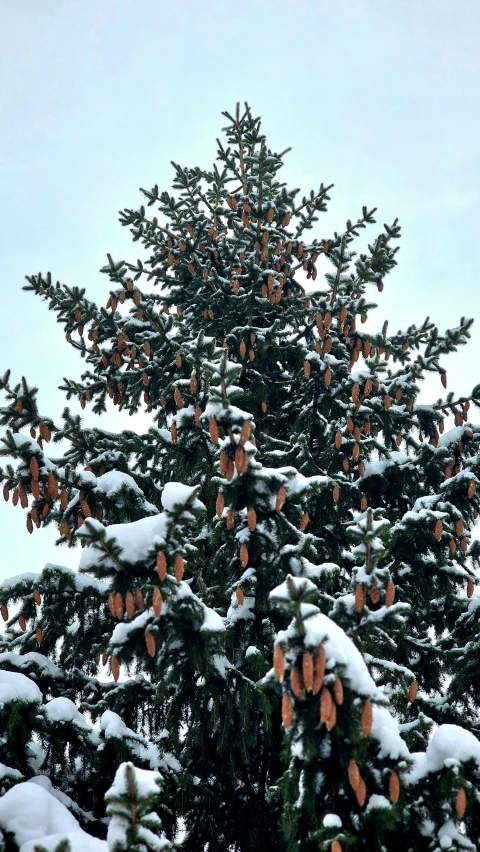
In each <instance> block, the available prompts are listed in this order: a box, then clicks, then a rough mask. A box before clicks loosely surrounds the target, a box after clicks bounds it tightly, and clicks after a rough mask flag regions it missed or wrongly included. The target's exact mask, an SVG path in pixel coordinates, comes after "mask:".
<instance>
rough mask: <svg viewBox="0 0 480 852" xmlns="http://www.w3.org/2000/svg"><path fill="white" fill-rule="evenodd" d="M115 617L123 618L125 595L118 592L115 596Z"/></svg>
mask: <svg viewBox="0 0 480 852" xmlns="http://www.w3.org/2000/svg"><path fill="white" fill-rule="evenodd" d="M114 607H115V617H116V618H118V620H119V621H120V620H121V619H122V618H123V597H122V595H121V593H120V592H117V594H116V595H115V598H114Z"/></svg>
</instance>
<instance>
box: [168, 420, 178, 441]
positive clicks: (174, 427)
mask: <svg viewBox="0 0 480 852" xmlns="http://www.w3.org/2000/svg"><path fill="white" fill-rule="evenodd" d="M170 433H171V436H172V444H173V445H174V446H175V445H176V443H177V441H178V431H177V424H176V423H172V428H171V430H170Z"/></svg>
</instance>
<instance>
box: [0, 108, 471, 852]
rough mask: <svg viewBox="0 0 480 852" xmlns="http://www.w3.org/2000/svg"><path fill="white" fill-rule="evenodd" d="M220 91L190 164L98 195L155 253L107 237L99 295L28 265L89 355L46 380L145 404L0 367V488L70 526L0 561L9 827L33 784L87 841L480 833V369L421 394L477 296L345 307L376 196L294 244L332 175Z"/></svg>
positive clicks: (388, 851) (226, 842)
mask: <svg viewBox="0 0 480 852" xmlns="http://www.w3.org/2000/svg"><path fill="white" fill-rule="evenodd" d="M224 115H225V116H226V119H227V122H228V126H227V127H226V128H225V130H224V132H225V141H224V142H222V141H218V156H217V162H216V163H215V165H214V166H213V168H212V169H211V170H210V171H205V170H202V169H200V168H184V167H181V166H179V165H177V164H173V167H174V171H175V179H174V185H173V190H174V192H173V194H169V193H167V192H162V193H160V192H159V189H158V187H157V186H155V187H154V188H153V189H152V190H151V191H145V190H142V192H143V193H144V195H145V196H146V198H147V200H148V206H149V207H153V206H156V208H157V215H155V216H150V215H149V214H147V211H146V208H145V207H144V206H142V207H140V209H139V210H136V211H135V210H125V211H123V212H122V213H121V222H122V224H123V225H125V226H127V227H129V228H130V229H131V232H132V235H133V239H134V241H140V242H141V243H142V244H143V245H144V246H145V248H146V249H147V255H146V257H145V258H144V259H143V260H141V259H139V260H137V262H136V263H128V262H127V261H123V260H121V261H114V260H113V258H112V257H111V256H110V255H108V265H107V266H105V267H104V269H103V270H102V271H103V272H104V273H105V274H106V275H108V277H109V281H110V292H109V296H108V301H107V305H106V308H99V307H97V306H96V305H95V304H94V303H93V302H91V301H89V300H88V299H87V298H86V297H85V291H84V290H83V289H79V288H70V287H67V286H65V285H60V284H59V283H58V282H57V283H56V284H53V283H52V279H51V276H50V274H48V275H47V276H46V277H45V278H44V277H43V276H42V275H41V274H39V275H32V276H28V277H27V280H28V285H27V286H26V287H25V289H27V290H30V291H33V292H34V293H35V294H36V295H38V296H40V297H41V298H42V299H45V300H46V301H47V302H48V303H49V307H50V308H51V309H52V310H54V311H55V312H56V313H57V318H58V321H59V322H60V323H61V324H62V325H63V327H64V329H65V334H66V339H67V341H68V343H69V344H70V345H72V346H73V347H74V348H75V349H77V350H79V352H80V355H81V357H82V358H84V360H85V362H86V369H85V371H84V373H83V374H82V376H81V378H80V379H77V380H70V379H65V380H64V384H63V386H62V389H63V390H64V391H65V393H66V396H67V399H75V400H78V401H79V403H80V406H81V408H82V409H84V408H85V407H86V405H87V404H89V405H91V406H92V408H93V411H94V412H95V413H96V414H99V415H102V414H104V413H105V412H106V411H107V402H108V401H111V403H113V405H115V406H117V407H118V408H119V409H120V410H122V411H128V412H129V414H130V415H132V416H134V415H135V414H137V413H138V412H139V411H141V410H143V411H146V412H147V413H148V414H150V416H151V425H150V428H149V429H148V431H146V432H145V433H143V434H142V433H140V432H139V431H138V430H137V431H135V430H131V431H130V430H124V431H122V432H121V433H119V434H113V433H111V432H109V431H107V430H105V429H101V428H99V427H98V428H86V427H84V426H83V424H82V419H81V416H80V415H78V414H74V413H72V412H71V411H70V409H69V408H66V409H65V411H64V413H63V418H62V422H61V423H57V422H56V421H55V420H54V419H53V418H51V417H49V416H48V415H47V414H46V413H45V412H44V411H43V410H42V408H41V405H40V403H39V400H38V390H37V388H35V387H33V386H31V385H30V384H29V383H28V381H27V379H26V378H22V380H21V382H19V383H16V384H15V383H14V382H12V381H11V379H10V372H7V373H6V374H5V375H4V377H3V379H2V380H1V383H0V387H1V389H2V390H3V391H4V395H5V404H4V405H3V407H2V408H1V409H0V418H1V419H0V422H1V424H2V425H3V426H4V427H5V434H4V437H3V439H2V440H3V446H2V449H1V450H0V453H1V455H2V456H3V457H5V458H7V459H9V460H8V461H7V463H6V465H5V467H4V468H2V469H1V470H0V474H1V478H2V480H3V494H4V498H5V500H12V502H13V503H14V504H15V505H16V504H17V503H19V504H20V507H21V509H23V510H24V511H25V513H26V527H27V530H28V532H29V533H30V534H37V533H36V530H37V529H40V528H41V527H44V526H48V525H54V526H55V527H56V528H57V529H58V533H59V538H58V541H57V544H58V545H59V546H63V547H72V546H74V545H75V544H76V543H77V542H80V543H81V545H82V548H83V549H82V554H81V558H80V562H79V571H78V573H75V572H72V571H71V570H69V569H66V568H65V567H63V566H61V565H53V564H48V565H46V566H45V568H44V569H43V570H42V571H40V572H39V573H36V574H23V575H19V576H15V577H12V578H10V579H8V580H6V581H4V582H3V584H2V585H1V586H0V604H1V614H2V616H3V618H4V620H5V621H6V629H5V633H4V635H3V636H2V637H1V639H0V728H1V730H2V732H5V733H2V736H1V739H0V785H1V787H0V794H3V799H2V798H0V828H1V829H2V831H3V837H4V848H5V849H8V852H10V850H15V849H18V848H19V847H20V846H21V844H22V842H23V840H22V838H23V835H22V833H21V831H20V830H19V829H18V826H17V824H16V823H15V821H14V819H13V816H12V815H11V814H12V811H11V809H10V808H9V807H7V806H6V805H7V799H8V802H10V801H12V802H14V801H15V802H16V801H20V800H21V801H24V802H25V806H26V807H28V800H29V796H32V795H33V794H32V788H33V789H34V790H37V789H38V784H40V785H43V786H44V787H45V785H46V786H47V788H48V795H47V793H46V792H45V790H44V791H43V792H42V794H41V803H40V804H41V806H42V807H45V808H47V809H48V808H49V807H50V805H51V799H52V797H53V798H55V797H56V798H57V799H60V801H61V802H62V806H63V807H65V808H67V809H68V811H69V812H70V815H69V816H70V818H71V819H73V817H75V824H76V825H78V831H81V832H83V833H84V832H85V831H86V832H88V833H89V836H90V837H91V840H92V843H94V842H95V844H101V843H102V842H103V841H102V840H101V838H104V837H105V834H106V823H109V826H108V837H107V842H108V846H109V849H110V850H111V852H119V850H132V852H133V850H160V849H167V848H169V847H170V845H171V844H173V846H175V847H177V848H182V849H183V850H185V852H200V850H202V852H203V851H204V850H205V851H206V850H208V852H226V850H232V852H233V850H237V852H253V850H256V852H257V850H259V849H261V850H264V852H269V850H271V852H273V850H275V852H278V851H279V850H284V852H297V850H302V852H317V850H329V852H342V851H343V850H348V849H350V850H352V852H353V850H358V852H361V850H365V852H366V850H371V849H376V850H379V852H397V850H398V852H400V850H401V852H407V850H408V852H427V850H429V852H431V850H440V849H441V850H446V849H452V850H460V849H462V850H464V849H471V850H477V851H478V852H480V816H479V814H480V741H479V737H480V721H479V720H480V693H479V687H478V677H477V671H478V665H477V664H478V659H479V655H480V629H479V620H478V613H479V612H480V607H479V605H478V604H479V602H480V595H478V594H477V592H476V591H475V583H476V578H477V574H476V570H477V569H478V562H479V559H480V546H479V543H478V542H477V541H475V540H474V539H473V537H472V530H473V527H474V523H475V519H476V517H477V515H478V509H479V494H478V492H477V485H478V482H479V479H480V454H479V444H480V427H479V426H475V425H473V424H472V423H471V422H470V421H469V419H468V413H469V408H470V405H471V404H473V405H477V406H478V405H479V404H480V385H477V387H475V388H474V390H473V391H472V393H471V394H470V396H469V397H459V396H456V395H455V394H454V393H453V392H449V393H447V394H446V396H443V397H440V398H439V399H438V400H437V401H436V402H434V403H432V404H429V405H426V404H420V402H419V400H418V395H419V391H420V383H421V381H422V380H424V378H425V377H426V376H427V375H428V374H429V373H436V374H438V375H439V377H440V379H441V382H442V385H443V387H444V388H446V386H447V378H446V376H447V374H446V371H445V364H444V360H445V358H446V356H447V355H448V354H449V353H450V352H453V351H455V350H456V349H457V347H458V346H459V345H463V344H465V343H466V342H467V339H468V337H469V336H470V327H471V324H472V321H473V320H471V319H465V318H462V319H461V320H460V322H459V324H458V325H457V327H456V328H454V329H451V330H447V331H446V332H445V334H444V335H441V334H440V333H439V331H438V329H437V327H436V326H435V324H434V323H433V322H431V321H430V319H429V318H427V319H426V320H425V322H424V323H423V324H422V325H421V326H416V325H414V324H412V325H411V326H409V327H408V328H407V329H406V330H405V331H399V332H398V333H397V334H393V335H392V334H389V333H388V325H387V323H385V324H384V325H383V327H382V329H381V330H380V331H376V332H372V331H369V332H366V331H364V330H362V329H361V327H360V326H361V324H362V323H363V322H364V321H365V320H366V319H367V318H369V317H370V316H371V315H372V313H373V311H374V309H375V307H376V304H375V303H374V302H373V301H372V300H371V297H370V295H369V293H370V291H371V290H372V288H376V289H377V291H378V292H381V291H382V290H383V287H384V281H385V279H386V277H387V275H388V273H389V272H391V271H392V269H393V268H394V267H395V266H396V253H397V250H398V248H397V247H394V243H395V240H397V239H398V238H399V236H400V227H399V225H398V222H397V220H395V221H394V222H393V224H392V225H391V226H387V225H385V226H384V229H383V230H382V231H381V232H380V233H379V234H378V236H377V237H376V238H374V239H373V240H372V241H371V242H370V243H369V245H368V250H366V251H365V252H363V251H361V252H360V253H359V254H356V253H355V252H354V251H353V247H352V244H353V242H354V240H355V239H356V238H358V237H359V236H360V233H361V231H362V230H363V229H365V228H366V227H367V226H368V225H371V224H373V223H374V222H375V219H374V214H375V210H369V209H368V208H367V207H364V208H363V210H362V216H361V218H360V219H358V220H357V221H356V222H353V221H351V220H349V221H348V222H347V223H346V227H345V229H344V230H343V231H342V232H341V233H337V232H334V233H333V234H330V235H328V236H320V235H318V234H317V236H316V237H313V236H312V234H311V232H312V231H313V229H314V228H316V223H317V222H318V219H319V214H320V213H322V212H324V211H325V210H326V204H327V201H328V200H329V195H328V193H329V191H330V189H331V187H330V186H324V185H323V184H321V185H320V188H319V190H318V191H317V192H314V191H312V192H311V193H310V194H309V195H308V196H305V197H303V198H302V199H301V200H299V198H298V190H289V189H288V188H287V186H286V184H285V183H283V182H282V181H281V175H280V169H281V168H282V167H283V159H284V155H285V154H286V151H283V152H282V153H280V154H277V153H275V152H274V151H272V150H271V149H270V148H269V147H268V146H267V143H266V139H265V136H264V135H263V133H262V132H261V126H260V120H259V119H258V118H255V117H254V116H253V115H252V113H251V111H250V109H249V107H248V106H246V108H245V110H244V111H243V113H241V111H240V109H239V107H237V110H236V112H235V114H234V115H230V114H229V113H225V114H224ZM287 150H288V149H287ZM323 268H325V269H326V270H327V271H326V272H325V274H324V278H323V283H322V285H321V287H318V285H317V284H316V283H315V282H316V279H317V274H318V272H319V271H320V270H321V269H322V270H323ZM144 283H145V284H146V283H149V284H152V283H153V284H154V285H155V288H156V289H155V290H154V291H153V292H150V290H151V289H152V288H151V287H149V288H145V287H144V286H143V284H144ZM307 291H308V292H307ZM450 416H453V418H454V425H453V427H452V428H449V427H450V424H449V423H448V420H447V419H448V418H449V417H450ZM28 430H29V434H28ZM51 441H52V444H58V443H60V442H64V443H63V445H62V446H65V450H64V451H63V454H61V455H58V454H55V452H54V451H52V450H51V443H50V442H51ZM272 655H273V657H272ZM115 772H116V773H117V774H116V780H115V783H114V786H113V787H112V788H111V789H110V790H109V787H110V784H111V781H112V777H113V775H114V774H115ZM160 782H161V794H160V795H158V790H159V787H158V783H160ZM107 791H109V792H107ZM35 795H36V796H37V797H38V793H36V792H35ZM105 795H106V799H107V812H106V813H107V818H106V819H105V816H104V813H105V811H104V800H105ZM45 796H46V798H45ZM8 797H10V798H8ZM49 797H50V798H49ZM2 801H3V802H4V804H5V807H4V808H3V809H2V807H1V803H2ZM49 803H50V804H49ZM39 807H40V805H39ZM13 811H15V808H14V809H13ZM47 822H48V820H47V821H46V823H45V825H47ZM47 834H48V832H47ZM64 834H65V837H64V839H62V836H60V838H59V841H61V842H62V843H64V844H65V843H69V844H70V845H71V846H72V844H73V846H74V839H73V840H72V837H71V835H70V834H69V829H68V830H67V828H66V829H65V832H64ZM52 836H53V834H52ZM48 837H50V834H48ZM48 837H47V840H48ZM55 837H56V835H55ZM82 837H83V834H82ZM36 838H37V839H38V840H39V842H40V841H41V838H40V837H39V836H38V835H36ZM94 838H100V839H99V840H97V839H95V840H94ZM167 838H168V840H167ZM47 840H46V841H45V843H47ZM59 841H58V842H59ZM55 842H56V843H57V840H56V841H55ZM48 843H50V841H48ZM48 843H47V846H48V848H53V846H52V844H53V841H51V843H50V845H48ZM5 844H6V845H5ZM62 848H63V847H62ZM65 848H66V847H65ZM72 848H73V847H72ZM102 848H103V847H102ZM73 852H75V850H74V849H73Z"/></svg>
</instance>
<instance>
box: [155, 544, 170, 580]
mask: <svg viewBox="0 0 480 852" xmlns="http://www.w3.org/2000/svg"><path fill="white" fill-rule="evenodd" d="M156 564H157V574H158V576H159V577H160V579H161V580H165V577H166V576H167V558H166V556H165V554H164V553H163V551H162V550H160V551H159V553H157V563H156Z"/></svg>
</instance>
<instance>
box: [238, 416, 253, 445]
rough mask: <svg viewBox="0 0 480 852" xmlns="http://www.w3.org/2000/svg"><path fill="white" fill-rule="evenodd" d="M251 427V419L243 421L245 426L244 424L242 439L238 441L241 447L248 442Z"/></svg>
mask: <svg viewBox="0 0 480 852" xmlns="http://www.w3.org/2000/svg"><path fill="white" fill-rule="evenodd" d="M251 428H252V427H251V424H250V421H249V420H245V422H244V423H243V426H242V431H241V432H240V439H239V442H238V443H239V445H240V446H241V447H243V446H244V445H245V444H246V443H247V441H248V439H249V438H250V432H251Z"/></svg>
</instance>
